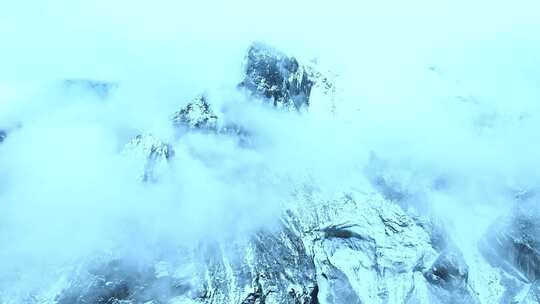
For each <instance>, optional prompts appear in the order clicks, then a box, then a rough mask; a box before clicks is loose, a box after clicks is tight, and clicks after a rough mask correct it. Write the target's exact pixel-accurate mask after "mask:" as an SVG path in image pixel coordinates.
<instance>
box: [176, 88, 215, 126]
mask: <svg viewBox="0 0 540 304" xmlns="http://www.w3.org/2000/svg"><path fill="white" fill-rule="evenodd" d="M172 122H173V125H174V126H175V127H185V128H188V129H199V130H210V131H216V130H217V127H218V126H217V122H218V117H217V115H216V114H215V113H214V110H213V109H212V108H211V105H210V104H209V103H208V101H207V98H206V97H205V96H204V95H201V96H198V97H196V98H195V99H194V100H193V101H192V102H190V103H188V104H187V105H186V106H185V107H184V108H182V109H180V110H179V111H178V112H176V113H174V115H173V117H172Z"/></svg>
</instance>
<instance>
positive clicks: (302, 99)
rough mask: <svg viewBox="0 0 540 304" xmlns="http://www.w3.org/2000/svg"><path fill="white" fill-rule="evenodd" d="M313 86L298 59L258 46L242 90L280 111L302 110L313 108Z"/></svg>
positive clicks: (249, 58)
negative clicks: (311, 102) (311, 100)
mask: <svg viewBox="0 0 540 304" xmlns="http://www.w3.org/2000/svg"><path fill="white" fill-rule="evenodd" d="M313 84H314V82H313V80H311V79H310V77H309V75H308V73H307V71H306V70H305V68H304V67H302V66H301V65H300V64H299V63H298V61H297V60H296V59H295V58H294V57H287V56H286V55H285V54H283V53H281V52H279V51H277V50H275V49H273V48H272V47H270V46H267V45H265V44H262V43H254V44H252V45H251V46H250V48H249V50H248V53H247V56H246V63H245V78H244V80H243V81H242V82H241V83H240V84H239V85H238V86H239V87H240V88H245V89H247V90H248V91H249V92H250V93H251V94H253V95H254V96H257V97H259V98H263V99H265V100H267V101H268V102H270V103H272V104H273V105H274V106H276V107H278V108H287V109H294V108H295V109H300V108H302V107H307V106H309V96H310V93H311V88H312V86H313Z"/></svg>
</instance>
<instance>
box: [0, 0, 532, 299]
mask: <svg viewBox="0 0 540 304" xmlns="http://www.w3.org/2000/svg"><path fill="white" fill-rule="evenodd" d="M537 11H540V4H538V3H537V2H535V1H503V3H495V2H493V1H489V2H488V1H477V2H475V3H469V2H466V1H443V2H440V3H437V4H435V3H432V2H429V1H413V2H407V3H399V4H398V3H394V2H391V1H380V2H377V3H373V2H366V1H337V2H325V1H321V2H318V3H313V2H310V1H296V2H293V3H289V2H287V1H281V0H278V1H272V2H266V3H265V2H261V3H253V2H252V1H251V2H250V1H243V0H238V1H232V2H227V3H226V2H225V1H223V2H221V1H209V0H208V1H198V2H186V1H157V2H153V3H145V4H135V3H132V2H127V1H118V2H115V3H109V2H107V1H79V2H76V3H72V2H69V1H39V0H35V1H18V2H6V3H3V4H1V5H0V38H1V41H2V45H3V46H2V51H1V52H0V67H1V69H0V129H2V130H7V134H8V135H7V137H6V139H5V140H4V141H3V142H1V143H0V242H1V243H2V244H3V245H2V248H1V249H0V278H1V279H0V290H4V291H5V292H6V293H9V292H11V291H12V290H15V289H16V290H22V291H24V290H28V289H32V288H34V287H35V286H39V285H40V284H43V282H44V281H46V279H44V277H48V276H54V273H51V272H50V270H51V269H57V268H58V267H64V266H66V265H70V264H72V263H75V262H76V261H80V260H84V259H87V258H89V257H91V256H94V255H96V254H104V253H105V254H113V255H129V256H130V257H131V258H133V259H135V260H139V259H140V260H144V259H152V258H153V257H154V256H155V255H156V254H163V251H167V250H168V249H169V248H172V247H174V246H178V245H181V244H193V243H196V242H199V241H204V240H208V239H220V238H230V237H239V236H242V235H247V234H249V233H252V232H253V231H256V230H257V229H262V228H268V227H273V226H274V225H277V224H279V217H280V215H281V213H282V211H283V209H284V208H286V206H287V204H293V203H294V196H293V195H292V194H293V193H294V192H295V191H297V190H298V189H299V188H300V187H302V186H303V185H308V184H309V185H310V186H312V187H313V188H317V189H319V191H320V192H321V193H323V194H324V195H327V196H328V197H332V196H335V195H336V194H337V193H345V192H347V191H348V189H352V188H362V187H364V188H363V189H365V191H380V190H378V188H377V186H376V185H375V184H374V180H375V179H376V178H378V177H380V176H383V177H384V178H385V180H386V181H388V182H391V183H392V185H393V187H394V188H396V189H398V190H399V192H400V193H401V194H402V195H403V197H404V199H402V200H401V202H400V203H401V204H402V206H403V207H404V208H406V209H408V210H409V211H410V212H412V213H414V214H435V215H436V216H437V217H439V218H440V219H441V220H442V221H443V222H444V223H445V225H446V227H447V229H448V230H450V231H452V235H453V237H454V238H455V241H456V242H460V243H462V244H469V245H468V246H470V247H471V248H472V247H474V244H476V242H477V241H478V239H479V238H480V237H481V236H482V235H483V233H485V231H486V229H488V227H489V225H490V224H491V223H492V222H493V221H494V220H495V219H496V218H497V217H498V216H500V215H502V214H505V213H508V212H510V210H511V209H512V208H514V204H515V202H514V201H515V194H516V193H517V192H519V191H532V190H535V189H537V188H538V186H539V184H540V172H539V171H538V168H540V159H539V158H538V155H537V154H538V153H537V151H539V148H540V143H539V142H538V140H536V138H537V132H538V130H540V120H539V114H540V52H539V51H538V47H539V45H540V38H539V37H540V19H539V18H537V13H536V12H537ZM253 41H264V42H265V43H268V44H270V45H272V46H274V47H276V48H278V49H280V50H283V51H284V52H286V53H287V54H288V55H293V56H295V57H296V58H298V59H299V60H303V61H304V62H312V61H314V60H316V62H317V64H318V66H320V67H321V69H323V70H324V71H326V72H328V73H329V75H333V76H332V77H333V78H332V81H333V82H334V84H335V86H336V88H337V93H336V95H335V111H333V112H330V111H328V108H327V107H326V106H325V105H324V104H322V103H317V100H314V101H313V107H312V109H311V110H310V111H306V112H301V113H297V112H280V111H275V109H272V108H271V107H268V106H266V105H264V104H262V103H261V102H259V101H257V100H253V98H250V97H247V96H245V95H244V94H242V93H241V92H238V90H237V89H236V85H237V84H238V83H239V82H240V81H241V78H242V62H243V59H244V56H245V52H246V49H247V47H248V46H249V45H250V43H252V42H253ZM67 79H95V80H99V81H105V82H110V83H114V84H115V87H114V88H113V89H112V90H111V92H110V94H107V96H106V97H105V98H102V97H100V96H96V95H95V94H94V93H93V92H92V90H88V89H85V88H75V89H69V88H66V85H65V83H64V81H65V80H67ZM203 93H204V94H206V95H207V96H209V99H210V100H211V101H212V103H213V105H214V106H215V108H216V109H217V110H218V114H220V115H221V116H223V117H225V119H226V120H229V121H232V122H235V123H237V124H239V125H241V126H245V127H246V128H247V129H248V130H249V132H250V134H251V135H252V137H251V139H250V140H251V141H252V146H251V148H249V149H246V148H243V147H240V146H239V145H237V144H236V143H235V142H234V140H233V139H231V138H227V137H222V136H218V135H216V134H205V133H193V134H183V135H182V136H178V134H176V133H175V132H176V131H175V130H174V128H173V126H172V124H171V122H170V117H171V115H172V114H173V113H174V112H175V111H177V110H179V109H180V108H181V107H183V106H184V105H186V104H187V103H188V102H189V101H190V100H192V99H193V98H194V97H195V96H197V95H198V94H203ZM139 134H152V135H153V136H156V137H157V138H159V139H160V140H162V141H164V142H167V143H169V144H171V145H172V147H173V148H174V151H175V158H174V160H173V161H172V162H171V163H170V164H169V165H168V167H167V170H165V171H164V172H162V175H160V177H159V179H158V181H156V182H155V183H142V182H141V181H140V180H139V179H138V178H137V177H138V176H139V175H140V173H141V172H140V166H141V164H140V162H141V160H140V159H133V158H130V157H127V156H126V155H125V151H124V147H125V145H126V144H127V143H128V142H129V141H130V140H131V139H132V138H133V137H134V136H136V135H139ZM532 208H537V206H533V207H532ZM471 228H472V229H471ZM465 248H467V246H465ZM464 250H466V249H464ZM471 250H472V249H471ZM160 251H161V252H160Z"/></svg>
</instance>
